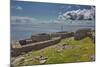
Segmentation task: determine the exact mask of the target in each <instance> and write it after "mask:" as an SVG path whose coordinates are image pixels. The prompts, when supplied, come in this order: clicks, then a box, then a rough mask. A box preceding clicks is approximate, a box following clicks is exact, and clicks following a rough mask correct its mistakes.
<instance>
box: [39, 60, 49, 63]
mask: <svg viewBox="0 0 100 67" xmlns="http://www.w3.org/2000/svg"><path fill="white" fill-rule="evenodd" d="M46 61H47V60H40V61H39V62H40V63H41V64H44V63H45V62H46Z"/></svg>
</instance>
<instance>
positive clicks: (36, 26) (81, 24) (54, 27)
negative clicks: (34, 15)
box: [10, 20, 95, 40]
mask: <svg viewBox="0 0 100 67" xmlns="http://www.w3.org/2000/svg"><path fill="white" fill-rule="evenodd" d="M10 28H11V29H10V31H11V40H21V39H27V38H30V37H31V35H34V34H39V33H53V32H61V31H68V32H71V31H72V32H75V31H76V30H78V29H81V28H92V29H95V21H94V20H77V21H75V20H73V21H71V22H69V23H67V22H63V23H53V22H51V23H28V22H27V23H23V24H22V23H21V24H20V23H18V24H17V23H14V24H13V22H11V27H10Z"/></svg>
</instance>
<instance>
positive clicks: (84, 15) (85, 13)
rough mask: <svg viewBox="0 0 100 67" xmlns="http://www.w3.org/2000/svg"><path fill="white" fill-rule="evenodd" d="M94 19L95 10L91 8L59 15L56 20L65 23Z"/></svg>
mask: <svg viewBox="0 0 100 67" xmlns="http://www.w3.org/2000/svg"><path fill="white" fill-rule="evenodd" d="M94 17H95V8H94V7H91V9H82V10H81V9H78V10H72V11H67V12H65V13H63V14H62V15H59V16H58V19H59V20H62V21H66V20H67V19H73V20H83V19H86V20H89V19H94Z"/></svg>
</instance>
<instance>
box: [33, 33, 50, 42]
mask: <svg viewBox="0 0 100 67" xmlns="http://www.w3.org/2000/svg"><path fill="white" fill-rule="evenodd" d="M31 39H32V41H33V42H40V41H45V40H50V35H49V34H45V33H42V34H37V35H32V36H31Z"/></svg>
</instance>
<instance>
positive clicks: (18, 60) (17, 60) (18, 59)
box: [12, 57, 24, 64]
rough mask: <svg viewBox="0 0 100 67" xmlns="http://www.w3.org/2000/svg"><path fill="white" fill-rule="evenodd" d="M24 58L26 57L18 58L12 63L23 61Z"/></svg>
mask: <svg viewBox="0 0 100 67" xmlns="http://www.w3.org/2000/svg"><path fill="white" fill-rule="evenodd" d="M23 60H24V57H19V58H16V59H15V60H14V61H13V63H12V64H16V63H18V62H21V61H23Z"/></svg>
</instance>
